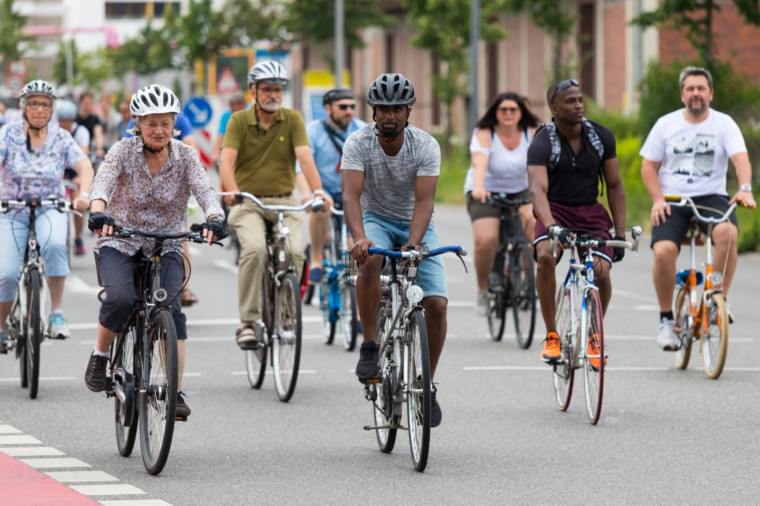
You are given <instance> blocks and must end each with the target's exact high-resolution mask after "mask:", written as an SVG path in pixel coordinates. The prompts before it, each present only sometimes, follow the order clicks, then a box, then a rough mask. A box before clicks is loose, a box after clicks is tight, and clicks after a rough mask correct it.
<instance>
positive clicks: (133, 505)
mask: <svg viewBox="0 0 760 506" xmlns="http://www.w3.org/2000/svg"><path fill="white" fill-rule="evenodd" d="M100 504H102V505H103V506H172V503H169V502H166V501H162V500H161V499H116V500H111V501H100Z"/></svg>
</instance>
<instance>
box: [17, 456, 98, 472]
mask: <svg viewBox="0 0 760 506" xmlns="http://www.w3.org/2000/svg"><path fill="white" fill-rule="evenodd" d="M19 460H21V462H23V463H24V464H27V465H29V466H31V467H33V468H35V469H66V468H70V467H92V466H91V465H90V464H88V463H87V462H82V461H81V460H79V459H75V458H73V457H63V458H58V459H56V458H49V459H48V458H43V459H19Z"/></svg>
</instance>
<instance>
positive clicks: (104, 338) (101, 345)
mask: <svg viewBox="0 0 760 506" xmlns="http://www.w3.org/2000/svg"><path fill="white" fill-rule="evenodd" d="M115 337H116V332H113V331H111V330H108V329H107V328H105V327H104V326H103V325H101V324H100V323H98V336H97V337H96V338H95V350H96V351H98V352H100V353H107V352H108V349H109V348H110V347H111V343H113V340H114V338H115Z"/></svg>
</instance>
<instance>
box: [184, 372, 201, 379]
mask: <svg viewBox="0 0 760 506" xmlns="http://www.w3.org/2000/svg"><path fill="white" fill-rule="evenodd" d="M200 376H203V373H200V372H186V373H185V378H198V377H200Z"/></svg>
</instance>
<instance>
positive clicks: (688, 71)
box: [678, 66, 713, 91]
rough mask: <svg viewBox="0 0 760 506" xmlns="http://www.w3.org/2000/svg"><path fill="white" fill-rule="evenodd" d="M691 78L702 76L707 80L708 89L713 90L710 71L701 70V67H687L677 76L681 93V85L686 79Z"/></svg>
mask: <svg viewBox="0 0 760 506" xmlns="http://www.w3.org/2000/svg"><path fill="white" fill-rule="evenodd" d="M691 76H702V77H704V78H705V79H707V85H708V86H709V87H710V90H712V89H713V78H712V74H710V71H709V70H707V69H705V68H702V67H692V66H688V67H685V68H684V69H683V70H682V71H681V74H680V75H679V76H678V86H679V87H680V88H681V91H683V83H684V81H686V78H687V77H691Z"/></svg>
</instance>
